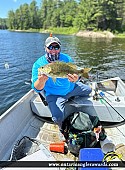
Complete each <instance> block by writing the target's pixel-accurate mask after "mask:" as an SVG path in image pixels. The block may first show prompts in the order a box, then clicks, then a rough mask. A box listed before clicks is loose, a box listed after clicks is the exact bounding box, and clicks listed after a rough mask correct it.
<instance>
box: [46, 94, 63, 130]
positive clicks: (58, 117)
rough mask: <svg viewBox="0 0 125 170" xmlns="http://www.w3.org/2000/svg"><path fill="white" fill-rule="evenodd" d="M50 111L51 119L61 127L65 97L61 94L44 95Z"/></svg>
mask: <svg viewBox="0 0 125 170" xmlns="http://www.w3.org/2000/svg"><path fill="white" fill-rule="evenodd" d="M46 100H47V103H48V105H49V108H50V111H51V113H52V120H53V121H54V122H55V123H56V124H58V125H59V127H60V128H61V126H62V121H63V120H64V110H65V102H66V99H65V98H63V97H62V96H57V95H49V96H47V97H46Z"/></svg>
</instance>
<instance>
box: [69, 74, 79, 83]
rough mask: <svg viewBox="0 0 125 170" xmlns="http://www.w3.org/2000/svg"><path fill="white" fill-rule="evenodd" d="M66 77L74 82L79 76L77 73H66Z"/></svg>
mask: <svg viewBox="0 0 125 170" xmlns="http://www.w3.org/2000/svg"><path fill="white" fill-rule="evenodd" d="M68 79H69V81H71V82H74V83H75V82H76V81H78V79H79V76H78V75H77V74H68Z"/></svg>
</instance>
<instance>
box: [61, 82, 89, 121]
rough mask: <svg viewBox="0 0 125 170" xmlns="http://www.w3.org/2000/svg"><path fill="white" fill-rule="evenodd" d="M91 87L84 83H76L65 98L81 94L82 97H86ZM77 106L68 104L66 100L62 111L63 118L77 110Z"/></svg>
mask: <svg viewBox="0 0 125 170" xmlns="http://www.w3.org/2000/svg"><path fill="white" fill-rule="evenodd" d="M91 91H92V89H91V88H90V87H89V86H88V85H85V84H83V83H81V82H78V83H76V85H75V88H74V89H73V91H71V92H70V93H68V94H67V95H66V96H65V98H66V99H67V100H68V99H69V98H71V97H75V96H83V97H87V96H89V94H90V93H91ZM77 111H78V110H77V108H76V107H73V106H70V105H68V102H67V103H66V107H65V112H64V120H65V119H66V118H67V117H68V116H69V115H70V114H72V113H73V112H77Z"/></svg>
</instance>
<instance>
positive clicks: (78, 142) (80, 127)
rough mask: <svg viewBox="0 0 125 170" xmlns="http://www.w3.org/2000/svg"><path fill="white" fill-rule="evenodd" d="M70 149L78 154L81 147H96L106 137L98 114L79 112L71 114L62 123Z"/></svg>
mask: <svg viewBox="0 0 125 170" xmlns="http://www.w3.org/2000/svg"><path fill="white" fill-rule="evenodd" d="M62 129H63V134H64V136H65V138H66V140H67V145H68V149H69V150H70V152H71V153H73V154H74V155H76V156H78V154H79V150H80V149H81V148H90V147H96V146H97V144H98V143H99V141H100V140H104V139H105V138H106V134H105V130H104V128H103V127H102V126H101V123H100V121H99V118H98V117H97V116H91V115H88V114H87V113H83V112H77V113H73V115H70V116H69V117H68V118H67V119H66V120H65V121H64V122H63V125H62Z"/></svg>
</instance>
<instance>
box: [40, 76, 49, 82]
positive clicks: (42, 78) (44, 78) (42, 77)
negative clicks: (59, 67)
mask: <svg viewBox="0 0 125 170" xmlns="http://www.w3.org/2000/svg"><path fill="white" fill-rule="evenodd" d="M38 80H39V81H40V82H41V83H45V82H46V81H47V80H48V76H47V75H45V74H41V75H38Z"/></svg>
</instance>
